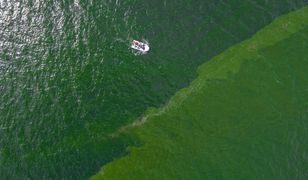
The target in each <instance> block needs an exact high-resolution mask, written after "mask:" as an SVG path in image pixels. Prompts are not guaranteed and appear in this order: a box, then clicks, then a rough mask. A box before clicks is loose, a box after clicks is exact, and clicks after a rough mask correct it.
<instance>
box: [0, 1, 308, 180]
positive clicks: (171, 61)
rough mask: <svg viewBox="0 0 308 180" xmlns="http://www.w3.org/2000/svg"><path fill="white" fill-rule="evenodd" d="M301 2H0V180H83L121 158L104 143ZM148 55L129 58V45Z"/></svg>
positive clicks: (123, 141)
mask: <svg viewBox="0 0 308 180" xmlns="http://www.w3.org/2000/svg"><path fill="white" fill-rule="evenodd" d="M305 4H307V1H306V0H301V1H299V0H297V1H296V0H294V1H288V0H271V1H265V0H254V1H243V0H232V1H217V0H207V1H201V0H200V1H185V0H177V1H175V0H171V1H160V0H157V1H139V0H127V1H118V0H117V1H107V0H106V1H98V0H97V1H95V0H92V1H90V0H88V1H82V0H81V1H79V0H75V1H64V0H63V1H48V2H47V1H46V2H41V1H0V177H1V179H3V178H4V179H6V178H10V179H12V178H31V179H33V178H34V179H38V178H67V179H69V178H71V179H76V178H86V177H89V176H91V175H92V174H95V172H97V171H98V169H99V168H100V167H101V166H102V165H103V164H104V163H106V162H109V161H111V160H112V159H113V158H114V157H117V156H120V155H122V154H124V153H125V147H126V146H127V145H128V144H133V143H134V144H136V143H137V144H138V140H136V139H134V138H133V137H126V136H122V137H119V138H117V139H112V138H110V137H109V136H108V135H109V134H110V133H112V132H113V131H115V130H116V129H117V128H119V127H121V126H123V125H125V124H127V123H129V122H131V121H133V120H134V119H135V118H137V117H138V116H140V115H141V114H142V113H143V112H144V111H145V110H146V109H147V108H148V107H151V106H154V107H157V106H160V105H163V104H164V103H165V102H166V101H167V100H168V98H169V97H170V96H171V95H172V94H173V93H174V92H176V91H177V90H178V89H180V88H182V87H184V86H186V85H187V84H188V83H189V82H190V81H191V80H192V79H193V78H194V77H195V70H196V67H197V66H198V65H199V64H201V63H203V62H205V61H207V60H208V59H210V58H211V57H213V56H214V55H217V54H218V53H220V52H221V51H222V50H224V49H225V48H227V47H229V46H231V45H232V44H234V43H236V42H239V41H241V40H243V39H245V38H247V37H249V36H250V35H252V34H254V33H255V32H256V31H257V30H258V29H260V28H262V27H263V26H265V25H266V24H268V23H270V22H271V20H273V19H274V18H275V17H277V16H279V15H281V14H283V13H286V12H288V11H291V10H295V9H298V8H299V7H302V6H303V5H305ZM142 38H144V39H146V40H147V41H149V43H150V46H151V52H150V53H149V54H147V55H143V56H135V55H133V54H132V52H131V51H130V49H129V47H128V46H129V43H130V41H131V40H132V39H142Z"/></svg>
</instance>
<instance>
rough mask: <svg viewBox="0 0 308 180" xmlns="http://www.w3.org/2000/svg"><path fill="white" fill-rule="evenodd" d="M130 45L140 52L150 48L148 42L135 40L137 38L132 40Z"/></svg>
mask: <svg viewBox="0 0 308 180" xmlns="http://www.w3.org/2000/svg"><path fill="white" fill-rule="evenodd" d="M130 47H131V48H133V49H135V50H137V51H140V52H142V53H146V52H148V51H149V50H150V47H149V45H148V44H146V43H143V42H140V41H137V40H133V42H132V44H131V46H130Z"/></svg>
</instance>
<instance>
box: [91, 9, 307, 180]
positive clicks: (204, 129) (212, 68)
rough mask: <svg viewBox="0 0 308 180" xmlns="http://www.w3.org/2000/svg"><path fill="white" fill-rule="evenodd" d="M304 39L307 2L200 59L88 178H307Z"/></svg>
mask: <svg viewBox="0 0 308 180" xmlns="http://www.w3.org/2000/svg"><path fill="white" fill-rule="evenodd" d="M307 42H308V8H307V7H306V8H303V9H301V10H298V11H295V12H292V13H290V14H288V15H284V16H281V17H279V18H277V19H276V20H275V21H274V22H273V23H271V24H270V25H268V26H267V27H265V28H264V29H262V30H261V31H259V32H257V33H256V34H255V35H254V36H253V37H251V38H250V39H248V40H245V41H243V42H242V43H240V44H237V45H235V46H233V47H231V48H229V49H228V50H226V51H225V52H223V53H222V54H220V55H218V56H216V57H215V58H213V59H212V60H211V61H209V62H208V63H206V64H203V65H202V66H200V67H199V69H198V73H199V76H198V78H197V79H196V80H195V81H193V82H192V83H191V85H190V86H189V87H187V88H184V89H182V90H181V91H179V92H178V93H177V94H176V95H175V96H174V97H173V98H171V100H170V102H169V103H168V104H167V105H166V106H165V107H163V108H160V109H151V110H149V111H148V113H146V115H145V116H144V117H142V119H143V120H142V121H140V120H139V121H138V122H140V123H138V125H137V126H138V127H136V126H133V127H129V128H126V129H124V130H123V131H125V132H128V133H131V134H133V135H135V136H137V137H138V138H140V140H141V141H142V142H143V145H142V146H139V147H133V146H132V147H129V152H130V153H129V154H128V155H126V156H124V157H121V158H119V159H115V160H114V161H112V162H111V163H109V164H107V165H105V166H103V168H102V169H101V170H100V171H99V172H98V173H97V174H96V175H95V176H93V177H92V179H306V178H307V177H308V174H307V168H306V167H307V166H308V164H307V149H308V145H307V143H305V142H307V139H308V129H307V127H308V122H307V118H308V78H307V77H308V76H307V69H308V57H307V55H306V54H307V53H306V52H308V43H307ZM121 133H122V132H121Z"/></svg>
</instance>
